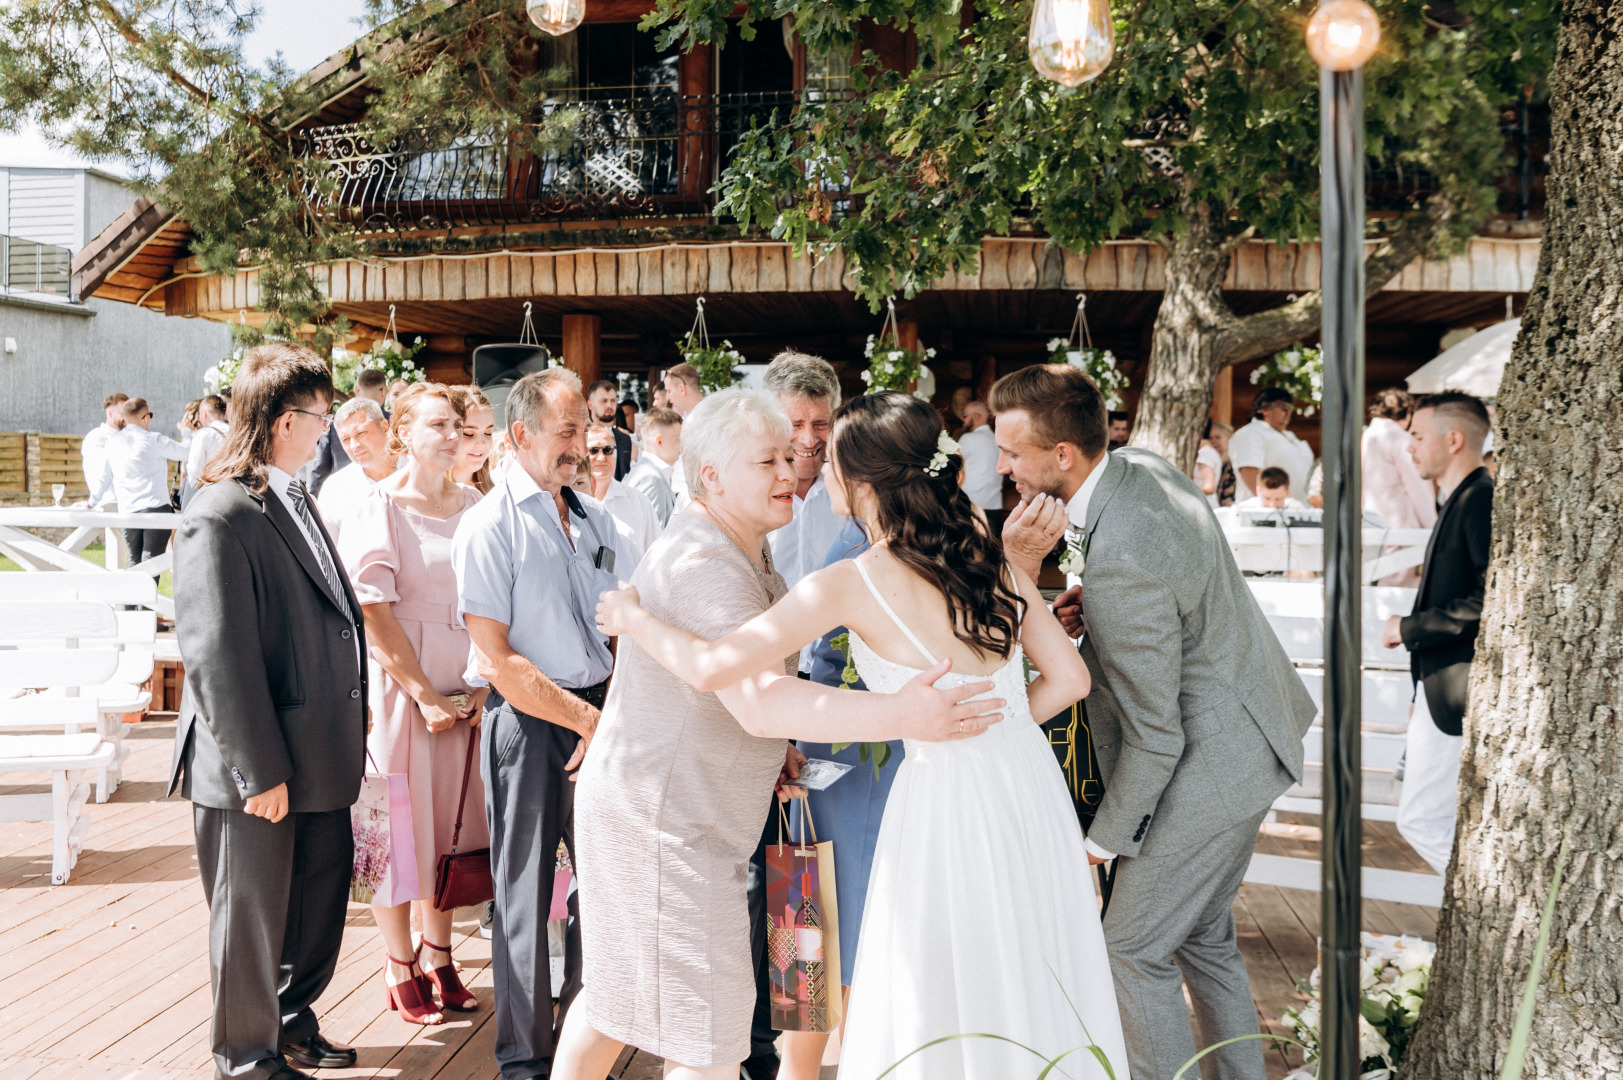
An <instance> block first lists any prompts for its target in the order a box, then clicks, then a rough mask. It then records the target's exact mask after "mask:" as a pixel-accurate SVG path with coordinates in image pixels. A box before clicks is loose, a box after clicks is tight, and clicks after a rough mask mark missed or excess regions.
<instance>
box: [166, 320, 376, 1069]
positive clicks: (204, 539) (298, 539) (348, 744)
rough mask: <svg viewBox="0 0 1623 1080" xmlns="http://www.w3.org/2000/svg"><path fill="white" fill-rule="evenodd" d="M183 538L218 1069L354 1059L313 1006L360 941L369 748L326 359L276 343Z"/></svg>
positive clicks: (190, 737) (189, 770)
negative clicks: (330, 465) (324, 516)
mask: <svg viewBox="0 0 1623 1080" xmlns="http://www.w3.org/2000/svg"><path fill="white" fill-rule="evenodd" d="M233 390H234V398H233V402H232V410H233V423H232V425H231V432H230V435H229V436H228V437H227V440H226V443H225V445H224V446H223V447H222V448H221V450H220V452H219V453H218V454H216V455H215V456H214V458H213V459H212V460H211V461H210V462H209V465H208V468H207V469H206V470H205V471H204V473H203V476H202V477H201V484H202V486H201V487H200V488H199V490H198V492H197V494H196V495H195V496H194V497H193V499H192V501H191V503H190V505H189V506H188V507H187V509H186V516H185V519H184V520H183V521H182V522H181V527H180V531H179V533H178V536H177V539H176V542H175V608H176V619H175V622H176V624H177V627H178V629H179V632H180V653H181V657H182V658H183V659H184V661H185V664H186V689H185V693H184V694H183V695H182V698H181V705H180V723H179V725H178V726H177V728H176V731H175V758H174V764H173V766H172V768H171V770H170V777H169V793H170V794H173V793H174V790H175V787H176V785H177V783H178V784H179V785H180V788H181V791H182V793H183V794H184V795H185V796H186V797H187V798H188V799H190V800H191V801H192V804H193V805H192V815H193V823H194V826H195V829H196V837H197V863H198V868H199V870H200V872H201V875H202V879H203V894H204V896H205V897H206V898H207V900H208V904H209V964H210V976H211V982H212V984H213V991H214V1021H213V1027H212V1032H211V1038H210V1042H211V1047H212V1049H213V1053H214V1062H215V1072H216V1075H217V1076H218V1077H222V1078H223V1077H231V1078H240V1077H249V1078H252V1080H293V1078H295V1077H300V1076H304V1075H305V1074H304V1073H302V1072H300V1071H299V1070H297V1069H295V1068H293V1067H292V1066H291V1065H289V1064H288V1062H287V1059H288V1058H292V1059H293V1060H294V1061H297V1062H299V1063H300V1064H302V1065H305V1066H308V1067H310V1068H343V1067H348V1066H352V1065H354V1064H355V1051H353V1050H350V1049H347V1048H344V1047H340V1046H336V1045H334V1044H333V1043H331V1042H329V1041H327V1040H326V1039H325V1038H324V1037H323V1036H322V1035H321V1032H320V1028H319V1025H318V1023H317V1021H316V1016H315V1013H314V1011H313V1010H312V1008H311V1006H312V1005H313V1004H314V1003H315V1001H316V999H317V998H318V997H319V996H320V995H321V992H322V991H323V990H324V989H326V986H327V983H328V982H329V981H330V980H331V978H332V974H333V970H334V968H335V966H336V965H337V962H338V952H339V946H340V944H341V943H342V940H343V933H344V914H345V906H346V903H347V899H348V893H349V879H350V871H351V864H352V862H353V857H354V844H353V840H352V838H351V834H350V822H349V808H350V806H351V804H353V803H354V802H355V799H356V797H357V796H358V795H359V793H360V786H361V773H362V770H363V768H364V760H365V754H366V726H367V713H366V701H367V697H366V689H367V687H366V641H365V638H364V635H363V632H362V626H361V623H360V620H359V619H358V618H357V617H356V615H357V613H358V612H359V611H360V605H359V604H358V603H357V602H356V599H355V594H354V591H353V590H352V589H351V588H350V586H349V581H348V579H347V578H346V577H345V576H344V574H343V573H342V571H341V570H340V569H339V567H341V566H342V563H340V562H339V561H338V558H337V555H336V552H335V551H334V548H333V545H332V541H331V539H330V538H329V537H328V535H327V531H326V529H325V528H324V527H323V526H322V524H321V518H320V515H319V513H318V512H317V510H316V508H315V504H314V500H312V499H311V498H310V496H309V492H308V491H307V490H306V489H305V487H304V485H303V484H301V483H300V482H298V481H297V480H296V479H295V478H294V477H295V474H297V473H298V471H299V469H300V468H301V467H303V466H304V464H305V463H306V462H308V461H309V460H310V459H311V457H312V455H314V453H315V450H316V443H317V441H318V440H319V439H320V438H321V435H322V433H323V432H324V431H326V430H327V426H328V424H329V423H330V419H329V413H328V409H329V406H330V405H331V403H332V396H333V387H332V379H331V377H330V375H329V374H328V371H327V365H326V363H325V362H324V361H323V360H322V359H321V358H320V357H318V356H317V355H316V354H315V353H314V352H312V351H311V350H309V349H307V348H304V347H301V346H295V345H284V344H276V345H261V346H258V347H256V348H253V349H250V350H249V351H248V354H247V356H245V357H244V358H243V363H242V371H241V374H239V375H238V376H237V380H236V382H235V384H234V385H233Z"/></svg>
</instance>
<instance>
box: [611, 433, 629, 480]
mask: <svg viewBox="0 0 1623 1080" xmlns="http://www.w3.org/2000/svg"><path fill="white" fill-rule="evenodd" d="M612 430H613V431H614V478H615V479H616V480H624V479H625V478H626V473H628V472H630V471H631V434H630V433H629V432H625V431H621V430H620V429H619V428H613V429H612Z"/></svg>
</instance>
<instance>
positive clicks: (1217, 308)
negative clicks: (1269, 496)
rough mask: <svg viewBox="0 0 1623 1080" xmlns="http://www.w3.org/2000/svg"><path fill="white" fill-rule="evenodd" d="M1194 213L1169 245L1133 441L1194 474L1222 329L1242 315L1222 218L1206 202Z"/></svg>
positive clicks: (1221, 361) (1219, 357)
mask: <svg viewBox="0 0 1623 1080" xmlns="http://www.w3.org/2000/svg"><path fill="white" fill-rule="evenodd" d="M1214 219H1215V220H1214ZM1188 221H1189V228H1188V230H1187V231H1186V232H1185V233H1184V234H1183V235H1182V236H1176V237H1173V239H1172V241H1171V242H1170V244H1169V245H1168V253H1167V265H1166V291H1165V293H1164V294H1163V295H1162V297H1161V307H1160V310H1159V311H1157V312H1156V314H1155V327H1154V330H1153V331H1152V336H1151V339H1150V362H1149V371H1148V373H1147V374H1146V376H1145V379H1144V390H1143V393H1142V394H1141V395H1140V397H1139V403H1138V419H1137V422H1136V423H1135V425H1134V427H1133V435H1132V445H1134V446H1141V447H1143V448H1144V449H1146V450H1153V451H1155V452H1156V453H1157V454H1160V455H1161V456H1162V457H1164V458H1166V459H1167V460H1168V461H1170V462H1173V463H1174V464H1176V465H1177V466H1178V467H1179V468H1180V469H1182V470H1183V471H1184V472H1186V473H1189V474H1191V475H1193V473H1194V471H1195V452H1196V451H1197V450H1199V449H1200V436H1201V434H1202V431H1203V429H1204V427H1205V423H1206V417H1207V414H1209V413H1210V412H1211V409H1212V379H1214V378H1215V377H1216V376H1217V372H1218V370H1219V369H1220V368H1222V367H1223V365H1224V364H1225V363H1226V362H1227V361H1226V360H1225V359H1224V348H1225V341H1224V335H1223V333H1222V331H1223V330H1226V329H1227V328H1229V327H1230V326H1232V325H1233V324H1235V323H1237V322H1238V321H1239V320H1238V319H1236V318H1235V316H1234V313H1233V312H1232V311H1230V310H1229V306H1228V304H1227V303H1225V302H1224V300H1223V276H1224V274H1225V273H1226V272H1227V271H1228V263H1229V259H1228V249H1227V248H1226V247H1225V246H1224V243H1223V232H1222V226H1223V223H1222V221H1221V219H1218V218H1217V215H1216V214H1215V213H1214V212H1213V209H1212V207H1211V206H1210V205H1209V204H1205V203H1202V204H1199V205H1197V206H1194V207H1192V208H1191V209H1190V210H1189V213H1188Z"/></svg>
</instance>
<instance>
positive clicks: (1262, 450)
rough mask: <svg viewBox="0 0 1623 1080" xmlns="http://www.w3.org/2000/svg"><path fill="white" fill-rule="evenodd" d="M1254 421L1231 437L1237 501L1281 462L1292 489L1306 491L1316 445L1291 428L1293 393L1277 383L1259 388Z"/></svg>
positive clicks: (1293, 407)
mask: <svg viewBox="0 0 1623 1080" xmlns="http://www.w3.org/2000/svg"><path fill="white" fill-rule="evenodd" d="M1251 411H1252V416H1253V419H1252V421H1251V422H1250V423H1249V424H1247V425H1246V426H1245V427H1243V428H1241V429H1240V430H1239V431H1236V432H1235V433H1234V437H1233V438H1231V439H1230V440H1229V462H1230V464H1232V465H1233V466H1234V472H1235V479H1236V484H1235V489H1236V490H1235V493H1234V501H1235V502H1240V501H1242V500H1245V499H1249V498H1251V496H1253V495H1255V494H1256V493H1257V484H1258V477H1259V476H1260V475H1261V473H1262V470H1264V469H1266V468H1269V467H1270V466H1275V465H1277V466H1278V467H1279V468H1281V469H1284V470H1285V471H1286V472H1287V473H1289V474H1290V478H1291V490H1292V491H1306V490H1307V486H1308V479H1309V478H1310V477H1311V476H1312V475H1313V448H1312V447H1311V446H1309V445H1308V444H1307V443H1305V442H1303V441H1302V440H1301V439H1298V438H1297V437H1296V436H1295V435H1292V434H1291V433H1290V432H1289V431H1288V430H1286V429H1287V428H1288V427H1290V422H1291V413H1293V412H1294V411H1295V406H1294V405H1293V404H1292V400H1291V396H1290V393H1289V392H1287V391H1285V390H1281V389H1280V388H1279V387H1277V386H1265V387H1263V388H1262V389H1261V390H1259V391H1257V396H1256V398H1255V399H1254V401H1253V403H1252V406H1251Z"/></svg>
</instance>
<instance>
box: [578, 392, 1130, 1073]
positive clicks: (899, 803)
mask: <svg viewBox="0 0 1623 1080" xmlns="http://www.w3.org/2000/svg"><path fill="white" fill-rule="evenodd" d="M830 449H831V457H830V461H829V465H828V469H829V476H828V478H829V489H830V492H831V493H832V494H833V496H834V503H835V506H834V509H835V511H836V512H837V513H842V514H851V515H853V516H855V517H856V518H858V519H859V520H860V521H861V522H862V523H863V524H864V526H865V527H866V529H867V530H868V534H869V536H870V538H871V540H872V547H871V548H870V549H869V550H868V551H867V552H865V553H863V554H862V555H860V556H858V557H857V558H855V559H850V560H846V561H843V562H839V563H835V564H833V565H831V566H828V567H826V568H824V569H823V570H820V571H818V572H817V573H814V574H811V575H808V576H807V577H806V578H804V579H803V580H802V581H801V582H800V584H799V585H797V586H796V587H795V588H794V589H793V590H791V591H790V592H789V594H788V595H787V596H785V597H784V598H783V599H782V600H780V601H779V602H778V603H777V604H775V605H774V606H772V607H771V608H770V609H768V610H767V611H766V612H764V613H763V614H761V615H758V616H756V617H755V618H753V619H751V620H750V621H749V622H746V623H745V624H744V625H743V626H741V627H740V628H739V629H737V630H735V631H733V632H732V633H730V634H728V635H726V636H724V637H721V638H718V639H716V640H715V641H705V640H704V639H702V638H700V637H698V636H696V635H693V634H690V633H687V632H685V631H681V630H677V629H675V628H673V627H670V626H667V625H665V624H664V623H661V622H659V621H658V620H657V619H655V618H654V617H653V616H651V615H649V614H648V613H647V612H646V611H644V610H643V609H642V608H641V607H640V606H639V604H638V596H637V593H636V590H635V589H632V588H629V587H622V589H621V590H620V591H619V592H614V593H605V594H604V595H603V598H602V602H601V603H600V606H599V609H598V610H599V615H598V618H599V623H600V625H601V626H602V628H603V629H604V630H605V631H607V632H609V633H616V634H624V635H627V636H630V637H631V638H632V639H633V640H634V641H635V642H636V644H637V645H638V646H640V647H641V648H642V649H644V650H646V651H647V652H648V653H650V654H651V655H652V656H653V657H654V658H655V659H657V660H658V661H659V662H660V663H661V664H662V665H664V666H665V667H666V668H667V669H669V670H670V671H671V672H673V673H674V674H676V675H677V676H679V677H680V678H682V679H683V680H685V681H687V682H689V683H691V684H692V685H693V686H694V687H695V688H697V689H700V690H714V689H719V688H722V687H726V686H729V685H731V684H733V683H735V682H737V681H739V680H740V679H742V678H745V677H747V676H750V675H753V674H754V673H755V672H758V671H760V670H763V669H764V668H766V667H768V666H769V665H771V664H772V663H773V662H774V661H777V662H780V663H781V658H782V657H783V656H785V655H792V654H794V653H795V652H797V651H798V650H799V649H800V648H801V647H802V646H804V645H806V644H808V643H809V642H811V641H813V640H815V639H816V638H818V637H819V636H821V635H822V634H824V633H826V632H828V631H829V630H830V629H832V628H833V627H835V626H841V625H843V626H845V627H847V628H848V629H849V632H850V636H851V646H852V651H853V657H854V659H855V661H856V666H857V670H858V672H859V673H860V674H861V676H862V678H863V680H864V681H865V682H866V683H867V685H868V686H869V688H870V689H872V690H877V691H879V692H881V693H886V692H892V691H894V690H895V689H896V688H897V687H899V686H900V685H902V684H903V683H905V682H906V681H907V680H909V679H911V678H913V677H915V676H916V675H917V674H918V673H919V671H921V670H924V669H927V668H929V667H931V666H932V665H934V664H935V663H937V662H938V661H939V660H941V659H943V658H950V659H951V660H952V663H953V669H952V673H951V674H949V675H947V676H945V680H947V681H960V680H964V679H985V678H990V679H991V680H992V681H993V685H994V690H993V693H994V694H996V695H997V696H998V697H1001V698H1004V699H1005V700H1006V701H1007V706H1006V707H1005V709H1004V716H1005V722H1004V723H1002V724H997V725H994V726H993V727H992V728H991V729H989V730H988V732H987V733H986V734H984V735H981V736H979V737H977V738H974V739H967V740H962V741H956V742H945V743H918V744H913V743H909V744H908V746H907V756H906V758H905V759H904V760H903V761H902V763H901V765H900V766H899V768H898V772H897V775H896V780H895V784H894V786H893V787H892V789H891V794H890V799H889V801H888V802H887V804H886V810H885V816H884V820H883V824H882V825H881V827H880V832H879V838H878V841H877V844H876V846H875V851H874V861H873V872H872V876H871V879H870V884H869V891H868V898H867V907H866V912H865V914H864V919H863V930H862V936H861V939H860V944H859V946H858V950H857V963H856V977H855V980H854V983H853V986H852V990H851V1000H850V1007H849V1009H848V1010H847V1013H846V1015H847V1017H848V1018H849V1019H848V1021H847V1025H846V1031H845V1038H844V1045H843V1049H842V1055H841V1071H842V1072H849V1073H851V1074H852V1075H855V1076H876V1075H878V1074H879V1073H880V1072H882V1071H885V1070H886V1069H888V1068H890V1067H891V1066H893V1065H896V1066H897V1068H896V1069H895V1071H894V1072H893V1073H892V1074H891V1075H893V1076H896V1077H898V1078H911V1080H924V1078H930V1080H935V1078H939V1077H963V1078H980V1077H983V1078H987V1080H992V1078H1000V1077H1005V1076H1014V1075H1019V1074H1020V1073H1022V1072H1024V1071H1027V1070H1028V1069H1030V1068H1033V1067H1036V1068H1040V1067H1041V1065H1040V1063H1039V1062H1038V1061H1037V1059H1036V1058H1035V1057H1033V1056H1032V1051H1037V1052H1040V1053H1041V1054H1042V1055H1043V1056H1044V1057H1047V1058H1052V1057H1053V1056H1055V1055H1059V1054H1062V1053H1065V1052H1066V1051H1080V1048H1082V1047H1084V1046H1088V1045H1093V1046H1097V1047H1098V1048H1100V1050H1101V1051H1102V1052H1103V1053H1104V1054H1105V1055H1106V1056H1107V1057H1108V1058H1109V1059H1110V1061H1111V1062H1112V1065H1113V1067H1114V1069H1115V1071H1116V1074H1117V1075H1118V1076H1124V1075H1126V1069H1127V1057H1126V1052H1125V1049H1124V1045H1123V1041H1122V1035H1121V1025H1120V1019H1119V1015H1118V1013H1117V1009H1116V997H1115V989H1114V985H1113V983H1112V979H1111V973H1110V966H1109V959H1108V956H1107V953H1106V950H1105V942H1104V934H1103V931H1102V930H1101V928H1100V923H1099V916H1098V908H1097V905H1096V904H1095V902H1094V899H1093V883H1092V879H1091V877H1090V875H1089V872H1088V856H1087V853H1086V849H1085V848H1084V847H1083V839H1082V833H1081V831H1080V830H1079V829H1078V827H1077V823H1076V814H1075V809H1074V807H1073V805H1072V803H1071V799H1070V796H1069V794H1068V792H1067V790H1066V788H1065V783H1064V779H1063V777H1062V776H1061V774H1060V771H1059V766H1058V764H1057V763H1056V762H1055V759H1054V756H1053V753H1052V751H1051V750H1050V749H1049V746H1048V740H1047V738H1046V737H1045V736H1044V734H1043V732H1042V729H1041V728H1040V727H1039V726H1038V724H1037V721H1036V720H1035V719H1034V717H1039V716H1041V717H1047V716H1053V715H1055V714H1056V713H1058V712H1059V711H1061V710H1062V709H1064V708H1067V707H1068V706H1070V705H1071V704H1072V703H1073V702H1075V701H1076V700H1077V699H1078V698H1080V697H1082V696H1084V695H1085V694H1086V693H1087V692H1088V689H1089V676H1088V671H1087V668H1086V666H1085V665H1084V664H1083V662H1082V660H1081V657H1080V656H1079V655H1078V653H1077V650H1076V649H1075V647H1074V646H1073V645H1072V643H1071V641H1070V639H1069V638H1068V637H1067V636H1066V634H1065V632H1064V631H1063V630H1062V629H1061V628H1060V625H1059V623H1058V622H1057V621H1055V619H1054V617H1053V615H1052V614H1050V612H1049V611H1048V608H1047V607H1046V606H1045V604H1044V602H1043V599H1042V596H1041V594H1040V593H1038V591H1037V588H1036V586H1035V585H1034V584H1033V583H1032V581H1031V580H1030V579H1029V578H1027V577H1026V576H1025V575H1024V574H1023V573H1022V572H1021V571H1019V570H1018V569H1017V568H1015V567H1014V566H1012V565H1011V564H1010V563H1008V562H1007V561H1006V560H1005V558H1004V555H1003V550H1002V546H1001V545H1000V544H999V542H998V541H997V539H996V538H994V537H992V536H990V535H988V533H987V532H986V531H985V529H984V528H983V527H982V526H981V525H980V523H979V521H978V520H977V518H976V517H975V514H974V509H973V506H972V504H971V501H970V499H969V498H968V497H967V496H966V495H965V494H964V493H963V491H962V490H961V489H960V488H959V486H958V475H959V470H960V468H961V466H962V461H961V458H960V456H959V455H958V453H957V448H956V444H954V443H953V442H952V440H951V439H949V438H947V437H946V435H945V432H943V431H942V428H941V420H940V417H939V416H938V415H937V414H936V412H935V411H934V410H933V409H931V408H930V407H929V406H928V405H927V404H925V403H924V402H921V401H918V400H917V399H915V398H913V397H911V396H909V395H906V394H899V393H880V394H869V395H866V396H864V397H860V398H857V399H855V400H853V401H851V402H848V403H847V404H846V405H845V406H844V407H843V408H842V409H841V410H840V412H839V414H838V415H837V416H836V418H835V423H834V429H833V433H832V438H831V443H830ZM1028 660H1029V661H1030V664H1031V666H1032V667H1033V668H1035V669H1036V671H1037V672H1039V674H1038V675H1037V677H1036V678H1035V679H1034V680H1032V681H1030V682H1029V683H1028V682H1027V676H1026V671H1025V667H1026V661H1028ZM968 1033H984V1034H989V1035H993V1036H997V1038H993V1039H984V1038H974V1037H970V1038H953V1039H947V1038H946V1037H948V1036H959V1035H965V1034H968ZM933 1040H944V1041H941V1042H939V1043H937V1044H936V1045H933V1046H930V1047H929V1048H928V1049H923V1050H922V1052H920V1053H917V1054H914V1053H913V1051H915V1050H920V1049H921V1048H923V1047H924V1046H925V1044H927V1043H930V1042H932V1041H933ZM1026 1048H1030V1049H1029V1050H1028V1049H1026ZM1070 1061H1071V1062H1074V1064H1073V1065H1070V1066H1069V1068H1068V1071H1069V1073H1070V1075H1072V1076H1085V1077H1088V1078H1090V1080H1094V1078H1098V1077H1102V1076H1103V1075H1104V1070H1103V1069H1102V1068H1101V1067H1100V1066H1099V1064H1098V1062H1097V1060H1096V1059H1095V1058H1094V1057H1093V1056H1092V1055H1091V1054H1088V1053H1087V1052H1085V1051H1081V1052H1080V1053H1073V1054H1072V1055H1070Z"/></svg>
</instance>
